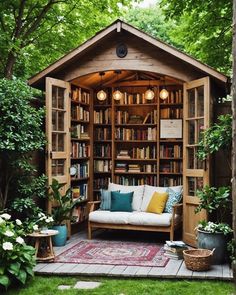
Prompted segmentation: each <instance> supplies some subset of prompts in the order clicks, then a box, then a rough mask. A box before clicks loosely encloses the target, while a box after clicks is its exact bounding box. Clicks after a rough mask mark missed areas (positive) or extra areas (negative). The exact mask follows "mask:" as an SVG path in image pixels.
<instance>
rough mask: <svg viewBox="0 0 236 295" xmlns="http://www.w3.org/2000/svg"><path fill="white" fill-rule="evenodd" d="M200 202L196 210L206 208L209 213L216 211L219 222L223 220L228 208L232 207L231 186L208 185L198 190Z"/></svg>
mask: <svg viewBox="0 0 236 295" xmlns="http://www.w3.org/2000/svg"><path fill="white" fill-rule="evenodd" d="M197 196H198V197H199V200H200V204H199V205H198V207H197V208H196V210H195V212H196V213H198V212H200V211H201V210H202V209H205V210H206V211H207V212H208V213H212V212H216V214H217V222H223V220H224V217H225V214H226V213H227V210H228V209H229V208H230V207H231V201H230V188H229V187H224V186H222V187H219V188H218V189H217V188H215V187H213V186H212V187H210V186H208V185H206V186H205V187H204V188H203V189H202V190H197Z"/></svg>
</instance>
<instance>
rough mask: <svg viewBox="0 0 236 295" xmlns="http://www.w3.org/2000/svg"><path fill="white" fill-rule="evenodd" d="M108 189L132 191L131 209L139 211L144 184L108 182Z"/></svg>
mask: <svg viewBox="0 0 236 295" xmlns="http://www.w3.org/2000/svg"><path fill="white" fill-rule="evenodd" d="M108 190H110V191H118V190H119V191H120V192H121V193H130V192H134V195H133V201H132V209H133V211H140V210H141V204H142V200H143V192H144V185H134V186H129V185H121V184H116V183H112V182H110V183H109V186H108Z"/></svg>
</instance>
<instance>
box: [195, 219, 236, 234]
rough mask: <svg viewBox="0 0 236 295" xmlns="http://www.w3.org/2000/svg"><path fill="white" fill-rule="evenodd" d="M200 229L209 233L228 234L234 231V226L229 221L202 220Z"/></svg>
mask: <svg viewBox="0 0 236 295" xmlns="http://www.w3.org/2000/svg"><path fill="white" fill-rule="evenodd" d="M197 228H198V229H200V230H203V231H206V232H209V233H223V234H224V235H228V234H230V233H232V228H231V227H230V226H229V225H228V224H227V223H223V222H222V223H214V222H212V221H206V220H202V221H200V222H199V224H198V227H197Z"/></svg>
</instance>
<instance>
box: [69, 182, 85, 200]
mask: <svg viewBox="0 0 236 295" xmlns="http://www.w3.org/2000/svg"><path fill="white" fill-rule="evenodd" d="M72 197H73V198H75V199H76V198H80V199H82V200H87V199H88V184H87V183H81V184H80V185H76V186H73V187H72Z"/></svg>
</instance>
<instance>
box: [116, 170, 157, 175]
mask: <svg viewBox="0 0 236 295" xmlns="http://www.w3.org/2000/svg"><path fill="white" fill-rule="evenodd" d="M114 174H125V175H157V172H128V171H127V172H116V171H115V172H114Z"/></svg>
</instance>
